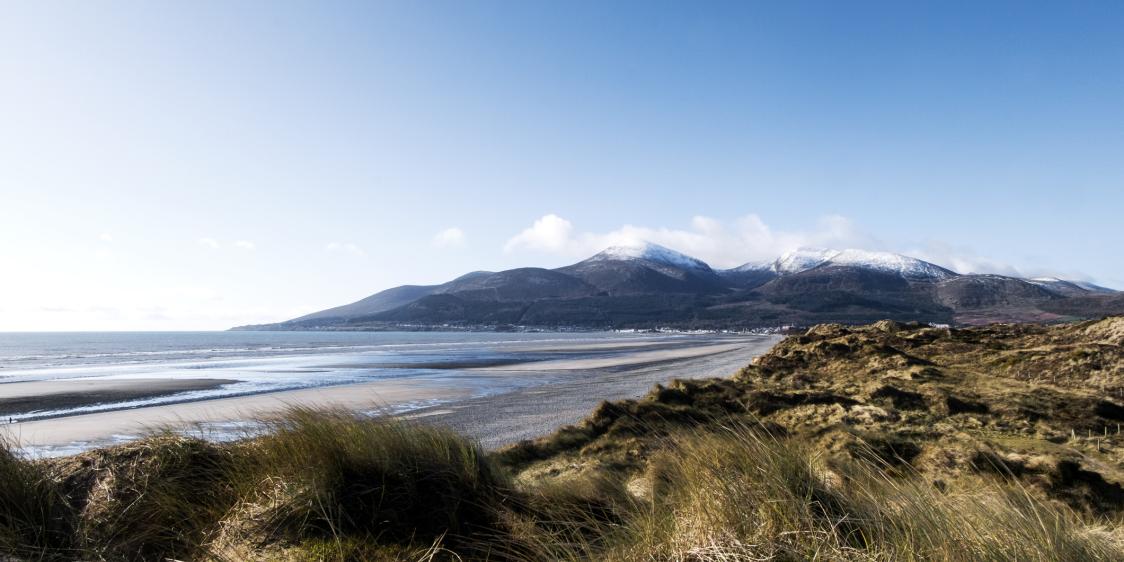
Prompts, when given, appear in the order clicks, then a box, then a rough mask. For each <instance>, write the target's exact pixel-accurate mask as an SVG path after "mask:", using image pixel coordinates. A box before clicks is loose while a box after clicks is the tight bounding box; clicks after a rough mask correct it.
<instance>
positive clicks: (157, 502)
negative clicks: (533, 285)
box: [0, 409, 1124, 562]
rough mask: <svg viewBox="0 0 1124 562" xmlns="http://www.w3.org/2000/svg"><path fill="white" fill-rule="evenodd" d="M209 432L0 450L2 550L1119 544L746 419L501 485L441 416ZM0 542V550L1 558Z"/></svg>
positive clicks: (611, 551)
mask: <svg viewBox="0 0 1124 562" xmlns="http://www.w3.org/2000/svg"><path fill="white" fill-rule="evenodd" d="M263 423H265V424H266V425H267V426H268V427H269V429H270V432H269V433H268V434H266V435H263V436H259V437H255V438H252V439H247V440H245V441H241V442H236V443H229V444H214V443H209V442H206V441H203V440H200V439H195V438H190V437H183V436H180V435H173V434H168V433H165V434H161V435H156V436H153V437H150V438H148V439H145V440H142V441H140V442H137V443H133V444H129V445H124V446H121V447H116V448H113V449H106V450H101V451H92V452H89V453H85V454H83V455H79V456H78V457H73V458H70V459H64V460H60V461H51V462H43V461H31V460H26V459H22V458H20V457H18V456H16V455H14V454H12V453H11V452H10V451H5V452H4V453H3V454H0V548H2V549H3V551H4V552H6V553H9V554H11V555H13V556H15V557H16V559H19V560H47V559H60V560H164V559H179V560H207V559H210V560H335V561H341V562H342V561H346V560H503V561H531V560H572V561H594V560H605V561H632V560H668V561H673V560H682V561H709V560H713V561H726V560H876V561H883V560H884V561H891V560H905V561H911V560H917V561H920V560H934V561H947V562H962V561H963V562H970V561H971V562H975V561H981V562H982V561H1016V560H1018V561H1024V560H1027V561H1053V560H1121V559H1124V548H1122V546H1121V541H1120V539H1121V532H1120V530H1121V526H1120V524H1119V522H1110V521H1106V520H1102V521H1092V520H1090V519H1088V518H1087V516H1084V515H1081V514H1078V513H1076V512H1074V511H1072V510H1070V509H1069V508H1067V507H1065V506H1063V505H1061V504H1058V503H1053V502H1049V501H1047V500H1042V499H1039V498H1038V497H1036V496H1035V495H1033V494H1032V493H1030V492H1029V491H1027V490H1024V489H1022V488H1020V487H1019V486H1018V484H1017V483H1016V482H1015V481H1014V480H1010V479H1002V478H999V477H994V476H990V477H973V478H971V479H967V480H965V481H963V482H961V481H957V482H949V483H943V484H940V485H938V484H935V483H933V482H929V481H926V480H924V479H923V478H921V477H920V476H919V475H916V474H910V473H909V472H908V470H906V471H903V470H902V469H901V468H900V467H894V468H893V469H891V467H889V466H887V465H883V464H880V462H879V461H877V460H870V461H864V460H859V461H838V460H834V461H828V460H826V459H825V458H821V457H819V456H817V454H816V453H815V452H814V451H812V450H811V449H810V448H808V447H807V446H806V445H804V444H803V443H802V442H800V441H797V440H795V439H790V438H781V437H776V436H775V435H774V434H772V433H770V432H768V431H766V430H765V429H763V428H761V427H757V426H752V425H725V426H715V425H713V424H711V425H708V426H700V427H698V428H696V429H693V430H687V431H681V432H676V433H673V434H671V435H670V436H668V437H667V438H666V440H665V445H664V446H663V447H662V448H661V449H660V450H659V451H658V452H657V453H655V454H654V455H653V456H652V457H651V458H649V459H648V461H647V463H646V468H644V469H643V470H642V471H641V472H638V473H623V472H614V471H613V470H611V469H601V470H593V471H589V472H586V473H583V474H582V475H580V476H570V477H566V478H564V479H555V480H551V479H545V480H541V481H538V482H536V483H522V484H519V483H516V480H514V479H513V478H512V475H510V474H508V472H507V470H506V469H505V468H504V467H503V466H501V465H500V464H499V463H498V461H497V459H499V458H502V457H498V456H496V455H487V454H485V453H484V452H482V451H481V450H480V449H479V447H478V446H477V445H476V444H474V443H473V442H471V441H469V440H466V439H464V438H462V437H460V436H458V435H457V434H455V433H453V432H451V431H448V430H445V429H440V428H434V427H429V426H424V425H416V424H409V423H404V422H399V421H393V420H387V419H379V420H372V419H369V418H362V417H356V416H354V415H352V414H349V413H346V412H341V411H329V412H317V411H311V410H306V409H293V410H290V411H289V412H287V413H286V414H285V415H283V416H279V417H277V418H274V419H270V420H265V421H264V422H263ZM0 558H2V557H0Z"/></svg>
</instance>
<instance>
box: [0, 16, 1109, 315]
mask: <svg viewBox="0 0 1124 562" xmlns="http://www.w3.org/2000/svg"><path fill="white" fill-rule="evenodd" d="M1121 28H1124V5H1122V4H1120V3H1118V2H1073V3H1036V2H1011V3H1003V2H988V3H974V2H962V3H961V2H933V3H916V2H887V3H865V2H849V3H842V2H822V3H820V2H814V3H803V2H791V3H779V2H761V3H752V2H667V3H659V2H636V3H630V2H609V3H607V2H549V3H548V2H460V1H458V2H355V3H346V2H300V3H296V2H294V3H283V2H191V3H180V4H179V5H172V4H171V3H150V2H98V3H91V2H24V3H6V4H5V5H4V7H3V8H0V80H2V82H0V263H3V264H4V267H3V271H4V274H3V275H2V276H0V330H67V329H83V330H89V329H220V328H225V327H227V326H230V325H234V324H241V323H248V322H265V321H275V320H281V319H285V318H288V317H291V316H295V315H297V314H300V313H303V312H307V311H310V310H315V309H320V308H325V307H327V306H331V305H336V304H340V303H342V302H346V301H350V300H355V299H357V298H360V297H363V296H365V295H367V294H370V293H372V292H375V291H376V290H379V289H383V288H386V287H389V286H393V285H397V284H402V283H408V282H416V283H427V282H439V281H443V280H446V279H448V278H451V277H453V276H456V275H458V274H460V273H463V272H465V271H469V270H475V269H502V268H507V267H515V266H522V265H541V266H558V265H563V264H566V263H570V262H573V261H576V260H577V259H579V258H581V257H583V256H584V255H586V254H589V253H593V252H594V251H596V250H597V249H598V248H599V247H600V246H603V245H605V244H610V243H615V242H621V241H628V240H631V239H634V238H649V239H653V240H654V241H657V242H660V243H663V244H665V245H669V246H671V247H674V248H676V249H679V250H681V251H686V252H688V253H692V254H694V255H697V256H698V257H700V258H703V259H706V260H708V261H710V262H711V263H712V264H713V265H716V266H730V265H736V264H737V263H740V262H744V261H750V260H759V259H766V258H768V257H772V256H774V255H776V254H779V253H781V252H783V251H785V250H789V249H793V248H794V247H797V246H834V247H843V246H849V247H861V248H866V249H880V250H891V251H898V252H903V253H909V254H911V255H916V256H918V257H923V258H927V259H930V260H932V261H935V262H937V263H940V264H942V265H946V266H950V267H953V268H955V269H958V270H960V271H981V272H982V271H989V272H1001V273H1018V274H1023V275H1062V276H1068V277H1076V278H1081V279H1088V280H1093V281H1096V282H1099V283H1102V284H1106V285H1109V286H1114V287H1118V288H1124V261H1122V260H1121V259H1119V258H1120V248H1121V245H1122V242H1124V235H1122V234H1121V232H1122V229H1121V225H1120V218H1119V217H1120V216H1121V211H1122V210H1124V189H1122V185H1124V157H1122V155H1124V103H1122V102H1121V100H1124V34H1122V33H1120V29H1121Z"/></svg>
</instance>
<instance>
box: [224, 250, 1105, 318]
mask: <svg viewBox="0 0 1124 562" xmlns="http://www.w3.org/2000/svg"><path fill="white" fill-rule="evenodd" d="M1117 313H1124V293H1118V292H1116V291H1112V290H1111V289H1105V288H1103V287H1098V286H1096V285H1092V284H1089V283H1081V282H1076V281H1066V280H1061V279H1054V278H1040V279H1029V280H1028V279H1018V278H1014V277H1004V276H1000V275H961V274H958V273H956V272H954V271H951V270H949V269H946V268H943V267H940V266H938V265H936V264H932V263H929V262H926V261H923V260H919V259H916V258H912V257H909V256H903V255H900V254H893V253H888V252H869V251H864V250H853V249H850V250H828V249H800V250H795V251H792V252H787V253H785V254H784V255H782V256H780V257H778V258H777V259H776V260H773V261H767V262H754V263H748V264H745V265H743V266H741V267H736V268H733V269H727V270H714V269H712V268H711V267H710V266H709V265H707V264H706V263H705V262H703V261H701V260H698V259H696V258H693V257H691V256H687V255H685V254H682V253H680V252H676V251H674V250H671V249H669V248H666V247H663V246H660V245H657V244H651V243H643V244H636V245H630V246H618V247H612V248H608V249H606V250H605V251H602V252H600V253H598V254H596V255H594V256H592V257H590V258H588V259H585V260H582V261H580V262H578V263H575V264H572V265H568V266H565V267H560V268H557V269H543V268H534V267H525V268H517V269H511V270H507V271H500V272H487V271H478V272H473V273H470V274H467V275H464V276H462V277H459V278H457V279H454V280H452V281H449V282H447V283H443V284H441V285H405V286H401V287H395V288H393V289H388V290H386V291H382V292H379V293H376V294H374V295H371V296H370V297H367V298H365V299H362V300H360V301H356V302H354V303H351V304H348V305H344V306H340V307H335V308H330V309H327V310H323V311H320V312H316V313H313V314H309V315H306V316H302V317H300V318H296V319H293V320H290V321H287V322H283V323H280V324H273V325H266V326H247V327H243V328H242V329H395V328H396V327H397V328H402V327H409V328H411V329H413V328H420V327H425V326H458V327H461V328H487V327H494V326H499V325H506V324H511V325H527V326H539V327H547V328H561V327H585V328H605V327H615V328H626V327H627V328H654V327H665V326H673V327H679V328H760V327H776V326H782V325H810V324H815V323H821V322H842V323H865V322H871V321H875V320H878V319H882V318H890V319H894V320H903V321H909V320H912V321H921V322H933V323H942V324H945V323H949V324H980V323H987V322H996V321H1056V320H1067V319H1076V318H1096V317H1100V316H1103V315H1106V314H1117Z"/></svg>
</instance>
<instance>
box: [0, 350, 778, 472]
mask: <svg viewBox="0 0 1124 562" xmlns="http://www.w3.org/2000/svg"><path fill="white" fill-rule="evenodd" d="M775 341H777V338H775V337H765V336H754V337H746V338H738V339H736V340H734V341H729V342H723V343H721V344H715V343H714V340H705V339H704V340H699V341H698V342H697V343H698V344H697V345H691V344H690V342H686V343H685V342H676V343H675V344H673V345H671V346H670V348H669V349H656V350H653V349H650V347H651V345H649V344H645V345H642V346H640V349H641V350H634V349H628V350H626V351H623V352H620V353H617V354H615V355H613V356H611V357H599V358H594V359H589V358H575V359H554V360H546V361H530V362H525V363H517V364H504V365H494V366H489V367H475V368H469V369H466V370H463V371H456V372H452V373H451V374H450V376H447V377H431V378H422V379H400V380H395V379H390V380H381V381H376V382H369V383H361V384H347V385H337V386H325V387H317V388H307V389H300V390H289V391H282V392H271V393H264V394H257V395H252V396H238V397H231V398H220V399H213V400H201V401H195V402H186V403H177V404H169V405H158V406H148V407H141V408H133V409H125V410H115V411H108V412H98V413H90V414H81V415H73V416H66V417H58V418H52V419H44V420H37V421H29V422H23V423H16V424H8V425H5V426H3V429H2V431H3V433H4V434H5V436H6V437H8V438H9V439H12V440H15V441H16V442H18V443H19V444H20V445H21V446H23V447H25V449H26V450H28V451H29V452H32V453H33V454H36V453H42V452H44V451H47V452H50V454H64V453H68V452H76V451H79V450H83V449H86V448H89V447H91V446H101V445H108V444H112V443H115V442H121V441H126V440H129V439H132V438H136V437H137V436H139V435H143V434H144V433H146V432H150V431H153V430H155V429H158V428H164V427H173V428H185V427H192V426H197V425H199V424H204V425H206V424H236V423H238V422H240V421H245V420H252V419H254V418H260V417H263V416H268V415H269V414H270V413H273V412H277V411H279V410H282V409H284V408H286V407H288V406H292V405H301V406H307V407H341V408H347V409H352V410H357V411H370V412H375V411H386V412H395V411H409V415H410V416H411V417H415V418H417V419H421V420H425V423H440V424H444V425H449V426H452V427H454V428H456V429H458V430H461V431H463V432H465V433H467V434H469V435H471V436H473V437H476V438H478V439H480V440H481V442H483V443H484V444H485V445H486V446H489V447H495V446H500V445H503V444H506V443H510V442H513V441H516V440H519V439H523V438H528V437H534V436H537V435H542V434H546V433H549V432H550V431H552V430H553V429H554V428H556V427H558V426H559V425H562V424H565V423H573V422H575V421H577V420H579V419H580V418H581V417H583V416H584V415H585V414H586V413H588V412H589V410H590V409H591V408H592V407H594V406H595V405H596V404H597V403H598V402H600V401H601V400H608V399H619V398H627V397H630V396H639V395H641V394H643V393H644V392H645V391H647V389H648V388H650V387H651V385H652V384H654V383H656V382H661V381H666V380H670V379H672V378H677V377H678V378H697V377H709V376H727V375H729V374H732V373H733V372H734V371H736V370H737V369H738V368H740V367H741V366H744V365H745V364H747V363H749V361H750V360H752V358H753V357H755V356H756V355H759V354H760V353H762V352H764V351H765V350H767V349H768V348H769V347H771V346H772V345H773V344H774V343H775ZM590 345H593V346H597V345H600V344H596V343H593V344H590ZM568 348H569V349H571V350H573V349H575V347H574V346H568ZM602 348H604V346H602ZM474 377H475V378H479V379H480V381H481V382H480V384H481V385H484V384H495V383H494V381H495V380H496V379H497V378H499V379H500V380H503V379H505V378H506V379H511V380H512V381H515V380H517V379H524V378H525V377H543V381H549V382H544V383H542V384H529V385H527V384H524V385H522V387H520V388H517V389H516V390H512V391H509V392H502V393H499V394H493V395H489V396H483V397H481V396H478V395H477V394H478V393H477V392H476V391H475V389H474V386H473V378H474ZM72 382H73V381H42V382H27V383H17V384H11V385H0V404H3V403H4V402H3V401H4V400H6V399H12V400H15V399H29V397H32V396H39V397H40V399H41V400H47V401H49V400H52V398H51V397H52V396H54V397H56V398H58V397H59V396H70V395H73V394H74V393H75V389H74V387H73V386H69V385H71V384H72ZM218 382H219V381H215V380H213V379H197V380H190V381H182V380H181V381H175V382H174V383H172V382H169V381H152V380H133V379H120V380H112V381H97V382H91V383H89V384H88V385H87V386H88V387H90V388H97V390H98V391H99V392H106V393H109V392H118V393H128V392H135V393H142V394H143V393H152V392H158V391H169V390H172V389H173V388H174V387H175V385H176V384H194V385H197V386H206V385H214V384H217V383H218ZM4 386H9V387H12V388H10V389H9V388H3V387H4ZM69 399H73V398H68V400H69Z"/></svg>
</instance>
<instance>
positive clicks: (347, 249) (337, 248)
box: [324, 242, 367, 258]
mask: <svg viewBox="0 0 1124 562" xmlns="http://www.w3.org/2000/svg"><path fill="white" fill-rule="evenodd" d="M324 251H325V252H328V253H329V254H347V255H351V256H355V257H359V258H365V257H367V252H366V251H364V250H363V248H361V247H359V245H358V244H353V243H351V242H329V243H328V244H327V245H326V246H324Z"/></svg>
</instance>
